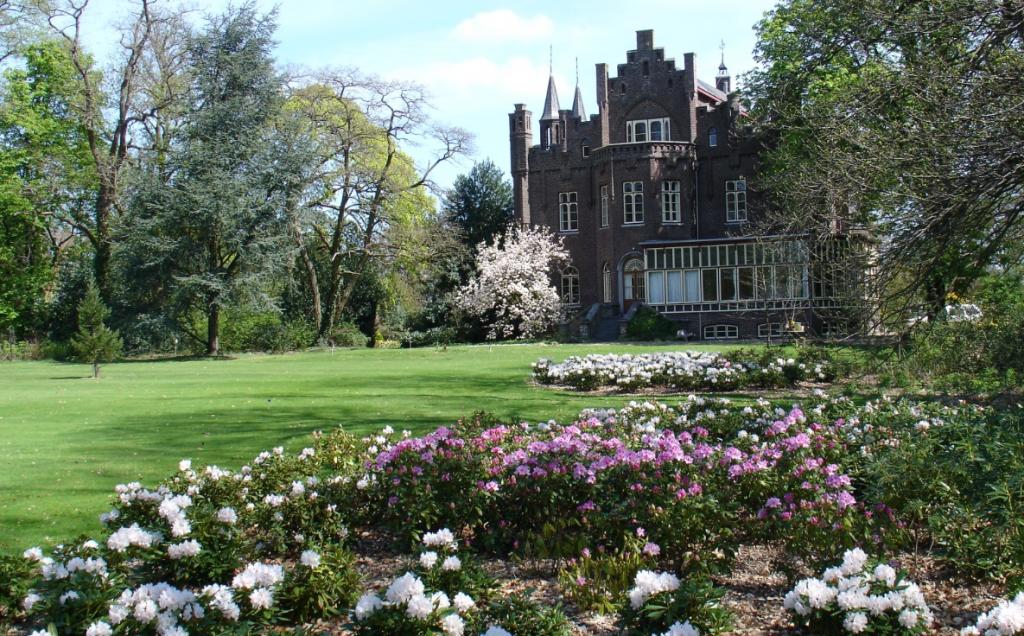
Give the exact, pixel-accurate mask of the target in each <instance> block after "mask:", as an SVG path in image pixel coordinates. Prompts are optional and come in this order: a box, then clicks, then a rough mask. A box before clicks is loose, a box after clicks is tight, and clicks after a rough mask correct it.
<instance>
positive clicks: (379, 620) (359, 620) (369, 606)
mask: <svg viewBox="0 0 1024 636" xmlns="http://www.w3.org/2000/svg"><path fill="white" fill-rule="evenodd" d="M475 608H476V601H475V600H474V599H473V598H472V597H470V596H469V595H468V594H465V593H462V592H458V593H456V594H455V595H454V597H449V596H448V594H446V593H444V592H440V591H430V590H428V589H427V588H426V586H425V585H424V584H423V581H422V580H421V579H420V578H419V577H417V576H416V575H415V574H413V573H412V572H406V573H405V574H403V575H402V576H400V577H398V578H396V579H395V580H393V581H392V582H391V584H390V585H389V586H388V589H387V591H386V592H385V594H384V597H383V598H381V597H380V596H378V595H376V594H374V593H372V592H371V593H367V594H364V595H363V596H362V597H360V598H359V600H358V601H357V602H356V606H355V609H354V610H352V614H351V619H352V622H351V624H350V625H349V627H350V628H351V630H352V632H353V633H354V634H362V635H365V636H371V635H372V636H377V635H379V634H407V635H409V636H418V635H420V634H423V635H424V636H427V635H433V634H438V633H441V634H445V636H462V635H463V634H465V633H466V623H467V620H472V617H473V615H474V612H475Z"/></svg>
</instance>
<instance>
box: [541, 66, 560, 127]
mask: <svg viewBox="0 0 1024 636" xmlns="http://www.w3.org/2000/svg"><path fill="white" fill-rule="evenodd" d="M558 111H559V106H558V90H557V89H555V76H554V75H550V76H549V77H548V92H547V95H545V96H544V111H543V112H542V113H541V115H540V120H541V121H547V120H551V119H558Z"/></svg>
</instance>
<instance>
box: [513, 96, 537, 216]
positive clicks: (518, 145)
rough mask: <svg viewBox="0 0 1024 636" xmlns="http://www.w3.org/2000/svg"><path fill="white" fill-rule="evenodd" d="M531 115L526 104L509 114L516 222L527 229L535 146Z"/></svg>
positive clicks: (517, 106) (518, 105) (518, 106)
mask: <svg viewBox="0 0 1024 636" xmlns="http://www.w3.org/2000/svg"><path fill="white" fill-rule="evenodd" d="M530 119H531V113H530V111H528V110H526V105H525V104H516V109H515V111H513V112H511V113H509V114H508V128H509V147H510V148H511V149H512V157H511V159H512V162H511V165H510V168H511V173H512V197H513V201H514V203H515V214H516V221H517V222H519V224H520V225H522V226H524V227H526V226H529V225H530V223H531V220H530V190H529V176H530V146H531V145H532V144H533V128H532V126H533V124H532V122H531V121H530Z"/></svg>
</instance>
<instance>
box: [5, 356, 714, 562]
mask: <svg viewBox="0 0 1024 636" xmlns="http://www.w3.org/2000/svg"><path fill="white" fill-rule="evenodd" d="M667 348H671V347H665V346H661V347H657V346H640V345H614V346H609V345H557V346H548V345H501V346H493V347H489V346H474V347H451V348H448V349H447V350H439V349H431V348H426V349H413V350H338V351H336V352H335V353H333V354H332V353H331V352H329V351H317V352H308V353H301V354H293V355H280V356H263V355H245V356H239V357H237V358H235V359H223V360H211V359H201V360H160V361H129V362H122V363H118V364H110V365H105V366H104V367H103V372H102V373H103V377H102V378H101V379H99V380H92V379H91V378H89V375H90V369H89V368H88V367H87V366H85V365H74V364H60V363H54V362H5V363H0V432H2V436H0V452H2V455H3V457H5V458H6V459H5V461H4V468H3V470H2V471H0V551H3V552H12V551H15V550H21V549H23V548H25V547H27V546H30V545H36V544H39V543H49V542H59V541H61V540H64V539H67V538H70V537H72V536H74V535H76V534H78V533H94V532H96V531H98V530H99V528H100V525H99V522H98V520H97V515H98V514H99V513H101V512H103V511H105V510H108V509H109V499H110V496H111V492H112V489H113V487H114V485H116V484H118V483H122V482H127V481H133V480H140V481H143V482H146V483H148V484H150V485H152V484H154V483H156V482H157V481H159V480H160V479H162V478H164V477H166V476H167V475H168V474H170V473H171V472H172V471H174V470H175V468H176V466H177V462H178V460H179V459H181V458H185V457H188V458H191V459H192V460H193V461H194V462H195V463H196V464H197V465H202V464H208V463H215V464H219V465H222V466H224V467H225V468H232V469H234V468H237V467H238V466H240V465H241V464H243V463H244V462H246V461H248V460H249V459H251V458H252V457H253V456H254V455H255V454H256V453H257V452H259V451H260V450H263V449H269V448H271V447H273V446H279V445H284V446H286V447H289V448H296V447H300V446H301V445H302V444H303V443H304V439H305V438H306V436H307V435H308V434H309V433H310V432H311V431H314V430H318V429H327V428H331V427H335V426H338V425H341V426H343V427H345V429H346V430H349V431H350V432H354V433H363V432H366V431H370V430H373V429H376V428H379V427H381V426H384V425H385V424H390V425H392V426H393V427H394V428H396V429H398V430H401V429H411V430H413V431H424V430H426V429H429V428H433V427H436V426H438V425H441V424H447V423H451V422H452V421H454V420H455V419H457V418H459V417H461V416H463V415H468V414H471V413H473V412H474V411H479V410H485V411H489V412H491V413H494V414H495V415H498V416H500V417H502V418H522V419H526V420H530V421H538V420H542V419H543V420H547V419H549V418H569V417H572V416H574V415H576V414H577V413H578V412H579V411H580V409H582V408H585V407H588V406H614V405H621V404H622V403H623V402H624V401H625V399H626V398H622V397H610V398H597V397H594V396H581V395H574V394H572V393H566V392H560V391H553V390H549V389H544V388H540V387H535V386H531V385H530V383H529V373H530V363H531V362H533V361H534V360H536V359H537V358H539V357H550V358H552V359H555V360H562V359H563V358H565V357H567V356H569V355H577V354H586V353H607V352H609V351H614V352H627V351H630V352H639V351H654V350H664V349H667ZM676 348H678V347H676ZM687 348H690V349H724V348H727V347H708V346H688V347H687Z"/></svg>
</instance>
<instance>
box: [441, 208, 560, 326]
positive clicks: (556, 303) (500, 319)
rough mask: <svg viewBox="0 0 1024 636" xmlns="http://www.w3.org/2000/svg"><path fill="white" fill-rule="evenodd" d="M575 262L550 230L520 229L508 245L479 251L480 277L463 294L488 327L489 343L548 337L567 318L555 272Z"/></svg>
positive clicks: (462, 301) (464, 304)
mask: <svg viewBox="0 0 1024 636" xmlns="http://www.w3.org/2000/svg"><path fill="white" fill-rule="evenodd" d="M568 260H569V253H568V252H567V251H566V249H565V247H564V246H563V245H562V241H561V239H556V238H555V236H554V235H553V234H552V233H551V232H550V231H549V230H547V229H546V228H517V227H515V226H512V227H510V228H509V229H508V231H507V232H506V233H505V237H504V241H503V243H502V244H498V243H497V242H496V243H494V244H491V245H487V244H485V243H481V244H480V245H479V246H478V247H477V256H476V261H477V271H476V275H475V276H474V277H473V278H471V279H470V281H469V282H468V283H467V284H466V286H465V287H463V288H462V290H461V292H460V294H459V300H458V304H459V306H460V307H461V308H462V309H463V311H465V312H466V313H467V314H469V315H471V316H475V317H477V318H480V319H482V320H484V321H486V322H487V324H488V325H489V327H488V331H487V337H488V338H489V339H491V340H496V339H499V338H532V337H535V336H539V335H541V334H544V333H546V332H547V331H549V330H550V329H551V327H553V326H554V325H555V323H556V322H557V321H558V320H559V319H560V318H561V316H562V301H561V298H560V295H559V293H558V290H557V289H556V288H555V286H554V285H552V283H551V279H552V272H553V271H554V269H555V268H557V267H561V266H562V265H563V264H565V263H567V262H568Z"/></svg>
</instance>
